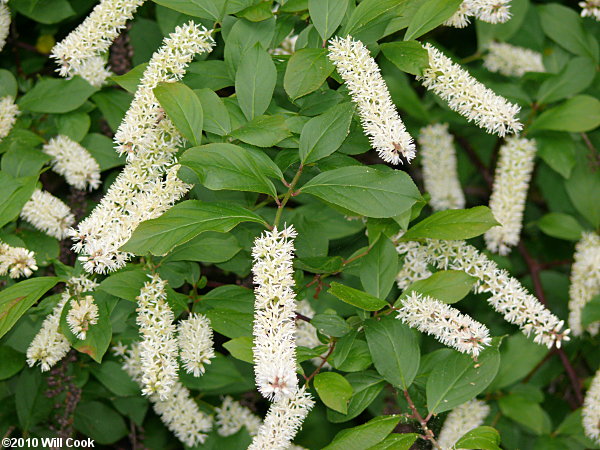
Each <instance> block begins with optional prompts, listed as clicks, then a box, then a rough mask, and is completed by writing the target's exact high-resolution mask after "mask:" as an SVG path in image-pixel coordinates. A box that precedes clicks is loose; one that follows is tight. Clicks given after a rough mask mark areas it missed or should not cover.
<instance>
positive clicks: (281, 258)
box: [252, 226, 298, 401]
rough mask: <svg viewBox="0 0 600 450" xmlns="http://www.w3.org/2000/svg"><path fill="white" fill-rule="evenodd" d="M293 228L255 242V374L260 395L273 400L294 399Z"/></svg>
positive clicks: (253, 249) (276, 231)
mask: <svg viewBox="0 0 600 450" xmlns="http://www.w3.org/2000/svg"><path fill="white" fill-rule="evenodd" d="M295 237H296V231H295V230H294V228H293V227H291V226H290V227H289V228H284V229H283V230H281V231H278V230H277V228H275V229H273V231H268V232H265V233H263V235H262V236H260V237H259V238H257V239H256V240H255V241H254V247H253V248H252V257H253V258H254V265H253V267H252V273H253V274H254V284H255V285H256V287H255V289H254V293H255V297H256V301H255V303H254V309H255V313H254V332H253V333H254V373H255V375H256V385H257V386H258V390H259V391H260V393H261V394H262V395H263V396H264V397H266V398H268V399H269V400H275V401H277V400H280V399H282V398H287V397H290V396H292V395H293V394H294V393H295V391H296V389H297V388H298V379H297V377H296V342H295V333H296V322H295V320H294V318H295V310H296V294H295V293H294V290H293V286H294V278H293V274H294V269H293V267H292V259H293V257H294V243H293V239H294V238H295Z"/></svg>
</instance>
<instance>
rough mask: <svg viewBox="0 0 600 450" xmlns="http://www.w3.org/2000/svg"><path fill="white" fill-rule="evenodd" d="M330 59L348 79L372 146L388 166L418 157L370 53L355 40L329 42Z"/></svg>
mask: <svg viewBox="0 0 600 450" xmlns="http://www.w3.org/2000/svg"><path fill="white" fill-rule="evenodd" d="M329 59H330V60H331V62H332V63H333V64H334V65H335V67H336V69H337V71H338V73H339V74H340V76H341V77H342V78H343V79H344V82H345V83H346V86H347V87H348V90H349V91H350V95H351V96H352V100H353V101H354V103H356V104H357V105H358V113H359V115H360V119H361V122H362V125H363V128H364V130H365V133H366V134H367V135H368V136H369V140H370V141H371V145H372V146H373V147H374V148H375V149H376V150H377V153H378V154H379V156H380V157H381V159H383V160H384V161H386V162H389V163H392V164H398V163H400V162H401V161H402V160H401V158H400V156H403V157H404V158H405V159H406V160H407V161H408V162H410V161H411V160H412V159H413V158H414V157H415V144H414V143H413V138H412V137H411V136H410V134H408V132H407V131H406V127H405V126H404V123H403V122H402V119H401V118H400V115H399V114H398V111H397V110H396V107H395V106H394V103H393V102H392V99H391V97H390V94H389V92H388V89H387V86H386V84H385V81H384V80H383V77H382V76H381V74H380V73H379V66H378V65H377V63H376V62H375V60H374V59H373V58H372V57H371V55H370V53H369V50H368V49H367V47H365V45H364V44H363V43H362V42H361V41H358V40H355V39H352V37H351V36H348V37H346V38H345V39H342V38H340V37H335V38H334V39H332V40H331V41H329Z"/></svg>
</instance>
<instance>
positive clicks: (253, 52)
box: [235, 43, 277, 120]
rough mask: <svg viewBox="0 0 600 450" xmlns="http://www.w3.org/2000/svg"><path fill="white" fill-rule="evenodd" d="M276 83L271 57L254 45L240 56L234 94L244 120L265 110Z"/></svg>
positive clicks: (257, 45) (252, 117) (260, 47)
mask: <svg viewBox="0 0 600 450" xmlns="http://www.w3.org/2000/svg"><path fill="white" fill-rule="evenodd" d="M276 81H277V70H276V69H275V64H273V60H272V59H271V56H270V55H269V54H268V53H267V52H266V51H264V50H263V48H262V46H261V45H260V43H256V44H255V45H254V46H253V47H251V48H249V49H248V50H247V51H246V53H245V54H244V56H242V59H241V61H240V65H239V67H238V70H237V72H236V74H235V92H236V94H237V99H238V104H239V105H240V108H241V109H242V111H243V112H244V115H245V116H246V119H248V120H252V119H254V118H255V117H257V116H260V115H261V114H263V113H264V112H265V111H266V110H267V107H268V106H269V103H271V98H272V97H273V90H274V89H275V83H276Z"/></svg>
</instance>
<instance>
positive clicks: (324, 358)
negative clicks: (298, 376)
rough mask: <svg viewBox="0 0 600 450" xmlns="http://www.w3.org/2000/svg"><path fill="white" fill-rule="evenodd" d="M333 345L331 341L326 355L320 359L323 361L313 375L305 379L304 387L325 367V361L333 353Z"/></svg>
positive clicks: (333, 342)
mask: <svg viewBox="0 0 600 450" xmlns="http://www.w3.org/2000/svg"><path fill="white" fill-rule="evenodd" d="M335 344H336V341H332V342H331V345H330V346H329V351H328V352H327V354H326V355H325V356H322V357H321V358H322V359H323V361H321V364H319V367H317V368H316V369H315V371H314V372H313V373H311V374H310V375H309V376H308V378H306V383H305V385H306V386H308V383H310V380H312V379H313V378H314V377H315V376H316V375H317V374H318V373H319V372H320V371H321V369H322V368H323V366H324V365H325V363H326V362H327V359H328V358H329V357H330V356H331V354H332V353H333V350H334V349H335Z"/></svg>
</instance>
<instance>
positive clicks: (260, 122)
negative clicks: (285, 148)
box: [231, 114, 291, 147]
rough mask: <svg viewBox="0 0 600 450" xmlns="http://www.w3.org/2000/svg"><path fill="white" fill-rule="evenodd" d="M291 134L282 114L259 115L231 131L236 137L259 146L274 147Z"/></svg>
mask: <svg viewBox="0 0 600 450" xmlns="http://www.w3.org/2000/svg"><path fill="white" fill-rule="evenodd" d="M290 135H291V133H290V130H289V129H288V127H287V125H286V123H285V117H284V116H282V115H281V114H275V115H272V116H266V115H265V116H258V117H255V118H254V119H252V120H251V121H250V122H248V123H246V124H245V125H243V126H242V127H240V128H238V129H237V130H235V131H233V132H232V133H231V136H232V137H234V138H235V139H239V140H240V141H242V142H246V143H247V144H251V145H256V146H257V147H273V146H274V145H275V144H277V143H279V142H281V141H282V140H284V139H285V138H287V137H289V136H290Z"/></svg>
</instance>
